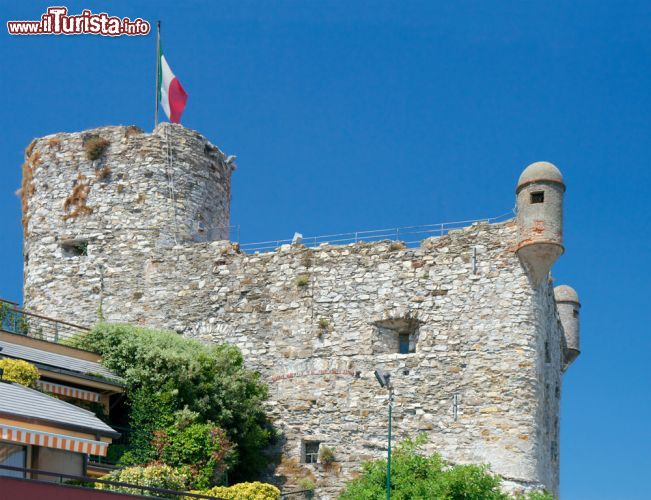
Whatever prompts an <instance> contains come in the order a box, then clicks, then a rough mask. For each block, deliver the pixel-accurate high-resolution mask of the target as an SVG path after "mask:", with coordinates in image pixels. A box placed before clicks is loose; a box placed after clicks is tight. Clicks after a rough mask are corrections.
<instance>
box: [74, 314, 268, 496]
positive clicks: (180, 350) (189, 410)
mask: <svg viewBox="0 0 651 500" xmlns="http://www.w3.org/2000/svg"><path fill="white" fill-rule="evenodd" d="M70 344H72V345H73V346H75V347H80V348H83V349H87V350H92V351H95V352H97V353H99V354H100V355H101V356H102V363H103V364H104V365H105V366H106V367H107V368H109V369H110V370H113V371H114V372H115V373H117V374H118V375H120V376H121V377H123V378H124V379H125V381H126V385H127V395H128V398H129V402H130V415H129V423H130V426H131V428H132V429H133V433H132V435H131V437H130V443H129V445H130V446H129V451H127V452H126V453H125V454H124V455H123V456H122V458H121V464H122V465H135V464H146V463H149V462H152V461H154V460H158V459H160V458H161V457H162V458H163V459H164V460H165V462H166V463H168V464H169V465H174V466H177V465H184V464H187V465H192V466H193V472H194V477H193V480H192V481H191V483H192V486H194V487H205V486H210V485H213V484H215V482H214V481H215V480H216V478H217V477H218V476H220V474H221V473H222V472H223V471H225V470H227V469H228V470H229V480H231V481H237V480H245V479H249V478H253V477H254V476H255V474H256V473H257V472H258V471H259V470H260V469H261V467H263V466H264V465H265V464H266V460H265V458H264V455H263V454H262V453H260V450H261V448H263V447H264V446H266V445H267V444H268V443H269V442H270V440H271V438H272V437H273V432H272V430H271V428H270V426H269V425H268V422H267V420H266V418H265V415H264V412H263V407H262V403H263V401H264V399H265V398H266V397H267V390H266V386H264V385H263V384H262V383H261V381H260V380H259V375H258V374H257V373H255V372H253V371H251V370H248V369H246V368H245V367H244V360H243V358H242V355H241V353H240V351H239V350H238V349H237V348H236V347H234V346H230V345H219V346H216V345H212V346H206V345H203V344H201V343H199V342H197V341H194V340H190V339H186V338H183V337H181V336H180V335H178V334H176V333H173V332H166V331H159V330H151V329H145V328H138V327H134V326H130V325H119V324H108V323H100V324H99V325H97V326H96V327H95V328H93V329H92V330H91V331H90V332H88V333H84V334H81V335H79V336H77V337H75V338H74V339H73V340H72V341H71V342H70ZM222 429H223V431H222ZM209 478H211V479H209Z"/></svg>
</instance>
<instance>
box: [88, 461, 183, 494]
mask: <svg viewBox="0 0 651 500" xmlns="http://www.w3.org/2000/svg"><path fill="white" fill-rule="evenodd" d="M101 479H103V480H105V481H116V482H120V483H129V484H133V485H136V486H149V487H152V488H162V489H166V490H176V491H185V490H186V489H187V486H188V479H189V474H188V472H187V471H184V470H182V469H181V470H179V469H175V468H173V467H170V466H169V465H164V464H151V465H148V466H146V467H140V466H135V467H127V468H126V469H120V470H116V471H113V472H110V473H109V474H107V475H105V476H103V477H102V478H101ZM95 487H96V488H97V489H99V490H105V491H115V492H119V493H130V494H132V495H139V494H144V495H147V496H157V497H161V498H174V495H164V494H162V493H154V492H151V491H147V490H139V489H137V488H129V487H128V486H117V485H112V484H105V483H96V486H95Z"/></svg>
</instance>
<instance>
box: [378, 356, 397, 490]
mask: <svg viewBox="0 0 651 500" xmlns="http://www.w3.org/2000/svg"><path fill="white" fill-rule="evenodd" d="M375 378H376V379H377V381H378V382H379V384H380V386H381V387H384V388H385V389H387V390H388V391H389V438H388V447H387V500H390V499H391V410H392V409H393V385H392V384H391V374H390V373H389V372H387V371H385V370H382V369H381V368H378V369H376V370H375Z"/></svg>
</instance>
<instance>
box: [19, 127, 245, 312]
mask: <svg viewBox="0 0 651 500" xmlns="http://www.w3.org/2000/svg"><path fill="white" fill-rule="evenodd" d="M232 160H233V157H227V156H226V155H225V154H224V153H223V152H222V151H220V150H219V148H217V147H216V146H214V145H213V144H211V143H210V141H208V140H207V139H206V138H205V137H203V136H202V135H201V134H199V133H197V132H195V131H193V130H190V129H187V128H184V127H182V126H181V125H176V124H170V123H161V124H159V125H158V126H157V127H156V128H155V130H154V131H153V132H152V133H145V132H143V131H142V130H140V129H139V128H137V127H134V126H110V127H101V128H96V129H93V130H86V131H83V132H77V133H59V134H55V135H50V136H47V137H44V138H40V139H36V140H34V141H33V142H32V143H31V144H30V146H29V147H28V148H27V150H26V160H25V164H24V165H23V184H22V188H21V197H22V202H23V230H24V245H23V252H24V258H25V273H24V300H25V305H26V307H29V308H31V309H32V310H34V311H37V312H40V313H42V314H47V315H50V316H55V317H56V316H57V314H60V311H58V310H59V309H62V308H63V310H64V311H66V312H67V313H68V314H70V313H71V312H72V311H77V310H79V311H81V310H83V311H86V312H85V313H84V314H80V315H79V317H77V318H76V319H77V321H78V322H82V321H83V322H86V323H89V324H90V323H92V322H93V320H94V319H96V318H93V317H91V315H90V314H88V312H87V311H92V310H93V309H95V310H97V309H98V308H100V307H101V308H102V309H103V312H104V313H106V312H109V313H110V312H111V310H113V309H112V306H111V300H110V295H111V293H115V292H112V290H119V289H121V288H122V289H126V288H128V286H127V284H126V283H125V280H127V279H130V277H131V276H134V275H135V272H136V271H137V269H138V266H142V265H144V264H143V262H142V256H143V255H147V254H148V253H149V252H151V251H153V250H155V249H157V248H164V247H170V246H174V245H178V244H188V243H196V242H206V241H214V240H226V239H228V238H229V217H230V187H231V173H232V172H233V170H234V168H235V165H234V163H233V161H232ZM80 276H83V277H84V280H85V281H84V283H85V284H87V285H88V286H87V287H86V288H87V289H86V288H84V287H82V286H81V283H80V280H79V277H80ZM134 279H135V278H134ZM75 289H77V290H78V295H77V296H75V297H73V296H72V295H73V294H72V293H71V290H75ZM141 293H142V292H138V293H137V295H136V297H138V296H139V294H141ZM68 301H69V303H70V304H74V303H75V302H76V303H77V304H79V308H77V307H74V308H73V307H72V305H70V306H68V305H65V306H64V304H67V302H68ZM85 303H87V304H85ZM91 304H95V305H94V306H92V305H91ZM126 309H128V310H133V311H134V314H135V313H136V312H138V311H139V310H138V309H137V308H134V307H131V306H129V307H127V308H126ZM140 312H141V311H140ZM109 317H110V316H109ZM82 324H83V323H82Z"/></svg>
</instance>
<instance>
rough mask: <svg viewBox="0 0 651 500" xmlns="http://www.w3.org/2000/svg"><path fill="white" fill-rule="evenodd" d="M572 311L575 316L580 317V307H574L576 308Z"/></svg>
mask: <svg viewBox="0 0 651 500" xmlns="http://www.w3.org/2000/svg"><path fill="white" fill-rule="evenodd" d="M572 313H573V314H574V317H575V318H578V317H579V311H578V309H574V310H573V311H572Z"/></svg>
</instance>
